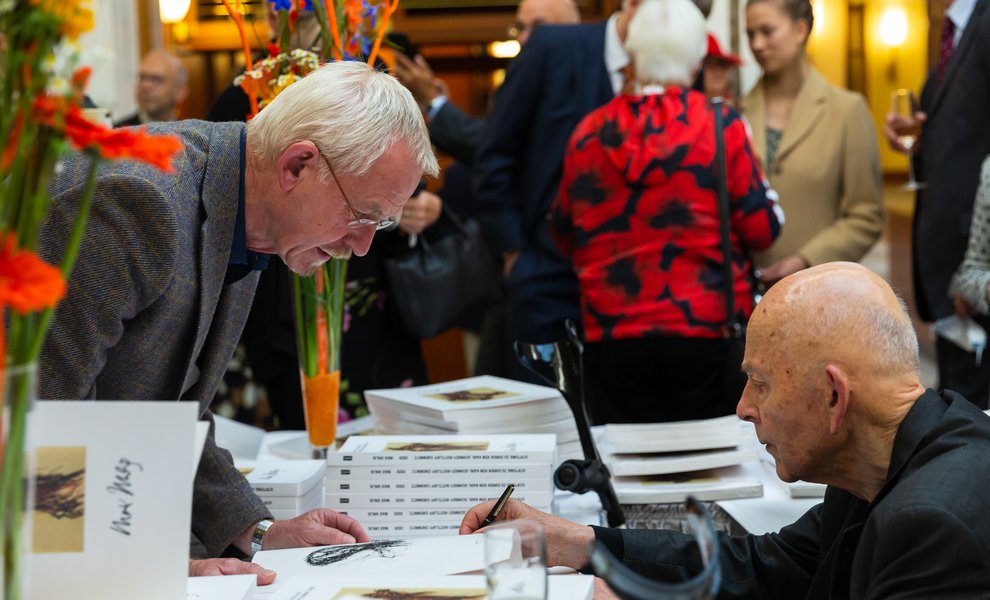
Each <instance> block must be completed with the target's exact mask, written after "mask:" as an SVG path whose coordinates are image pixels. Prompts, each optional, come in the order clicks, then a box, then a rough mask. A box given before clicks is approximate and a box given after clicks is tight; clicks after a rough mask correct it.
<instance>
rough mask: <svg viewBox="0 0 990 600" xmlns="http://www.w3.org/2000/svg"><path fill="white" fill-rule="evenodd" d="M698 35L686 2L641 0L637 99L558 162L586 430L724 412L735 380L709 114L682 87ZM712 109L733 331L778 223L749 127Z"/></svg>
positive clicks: (636, 28)
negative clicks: (718, 131)
mask: <svg viewBox="0 0 990 600" xmlns="http://www.w3.org/2000/svg"><path fill="white" fill-rule="evenodd" d="M706 40H707V38H706V33H705V21H704V17H702V15H701V13H700V12H699V11H698V9H697V8H696V7H695V5H694V4H693V3H691V2H690V0H645V1H644V2H643V3H642V4H641V5H640V7H639V9H638V10H637V12H636V15H635V17H633V20H632V21H631V23H630V25H629V34H628V37H627V41H626V49H627V50H628V52H629V54H630V56H631V57H632V60H633V63H634V65H635V72H636V80H637V83H638V85H639V90H638V93H636V94H632V95H621V96H617V97H616V98H615V99H614V100H612V101H611V102H609V103H608V104H607V105H605V106H604V107H602V108H600V109H598V110H596V111H595V112H593V113H591V114H590V115H588V116H587V117H586V118H585V119H584V120H583V121H582V122H581V123H580V124H579V125H578V127H577V129H576V130H575V132H574V134H573V136H572V137H571V140H570V144H569V147H568V151H567V155H566V157H565V160H564V174H563V180H562V181H561V186H560V193H559V195H558V198H557V201H556V204H555V205H554V208H553V215H552V217H553V218H552V222H551V224H552V228H553V231H554V235H555V238H556V240H557V242H558V244H559V245H560V247H561V249H562V250H563V251H564V253H565V254H566V255H568V256H570V257H571V258H572V260H573V263H574V270H575V272H576V273H577V277H578V280H579V282H580V286H581V309H582V315H583V323H584V341H585V355H584V357H585V358H584V369H585V382H586V393H587V397H588V401H589V407H590V409H591V412H592V416H593V418H594V420H595V421H596V422H597V423H618V422H657V421H673V420H683V419H700V418H708V417H716V416H721V415H726V414H731V413H732V412H734V410H735V404H736V402H737V401H738V399H739V395H740V394H741V392H742V388H743V386H744V385H745V377H744V376H743V375H742V372H741V370H740V368H739V361H740V360H741V357H739V356H734V354H735V355H737V354H738V353H734V352H733V351H732V350H733V349H732V344H733V342H731V341H729V340H725V339H723V335H722V326H723V325H724V323H725V321H726V314H725V310H726V308H725V295H724V289H725V288H724V285H723V275H722V251H721V245H720V244H721V241H720V240H721V238H720V235H719V213H718V203H717V202H718V200H717V195H716V189H717V188H716V182H717V179H716V171H715V166H714V158H715V135H714V112H713V109H712V107H711V105H710V104H709V103H708V100H707V99H706V98H705V96H704V95H703V94H701V93H700V92H696V91H693V90H691V89H690V83H691V81H693V79H694V72H695V71H696V70H697V68H698V65H699V64H700V63H701V60H702V59H703V58H704V56H705V52H706V48H707V44H706ZM723 110H724V116H725V119H724V123H725V132H724V138H725V152H726V165H727V173H728V191H729V200H730V212H731V245H732V252H733V266H734V269H733V272H734V282H733V288H734V290H735V307H736V310H737V311H738V317H739V318H740V319H742V320H743V322H744V321H745V320H746V319H747V318H748V317H749V315H750V314H751V313H752V311H753V297H752V293H751V290H752V284H753V281H752V276H751V272H752V265H751V263H750V259H749V252H750V251H751V250H760V249H764V248H767V247H769V246H770V244H771V242H773V240H774V238H775V237H776V236H777V234H778V233H779V231H780V223H781V222H782V221H783V215H782V214H780V213H779V209H778V207H777V204H776V196H775V194H773V192H772V190H769V189H768V188H767V184H766V180H765V179H764V177H763V174H762V172H761V171H760V166H759V162H758V160H757V159H756V157H755V156H754V154H753V150H752V147H751V144H750V139H749V133H748V128H747V125H746V123H745V122H744V121H743V120H742V118H741V117H740V116H739V113H737V112H736V111H735V110H734V109H732V108H724V109H723ZM727 362H732V364H730V365H728V367H727V365H726V363H727Z"/></svg>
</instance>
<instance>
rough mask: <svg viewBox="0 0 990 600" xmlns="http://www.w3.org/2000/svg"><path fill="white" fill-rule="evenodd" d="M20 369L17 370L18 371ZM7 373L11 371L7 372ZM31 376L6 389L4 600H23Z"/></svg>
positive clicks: (0, 491)
mask: <svg viewBox="0 0 990 600" xmlns="http://www.w3.org/2000/svg"><path fill="white" fill-rule="evenodd" d="M15 368H16V367H15ZM6 372H7V373H9V372H10V369H7V370H6ZM31 377H32V374H31V373H22V374H20V375H19V376H16V377H11V378H8V380H7V382H6V383H7V384H8V385H11V386H12V387H13V389H11V390H7V389H4V391H3V393H4V394H6V395H7V396H8V397H10V398H11V399H12V402H11V403H10V421H9V423H8V427H9V429H8V431H7V443H6V447H5V450H4V455H3V477H2V478H0V515H3V517H2V520H0V522H2V529H0V538H2V539H3V545H4V548H3V552H4V572H5V574H6V576H5V579H4V590H3V591H4V595H3V597H4V598H19V597H20V596H19V593H20V591H19V584H20V581H19V580H18V579H19V578H18V577H17V576H16V574H17V573H20V572H21V567H20V563H21V553H20V547H21V546H20V544H21V519H22V518H23V512H22V511H23V509H24V507H23V502H24V500H23V497H24V496H23V494H24V491H23V483H22V482H23V477H24V439H25V429H26V421H27V412H28V408H29V405H30V400H31V399H30V398H29V397H28V392H29V391H30V379H31Z"/></svg>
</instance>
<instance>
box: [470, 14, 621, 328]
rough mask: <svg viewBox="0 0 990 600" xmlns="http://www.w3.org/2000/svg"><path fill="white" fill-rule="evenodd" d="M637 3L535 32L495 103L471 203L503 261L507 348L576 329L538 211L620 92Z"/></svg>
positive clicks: (573, 303) (562, 273) (543, 212)
mask: <svg viewBox="0 0 990 600" xmlns="http://www.w3.org/2000/svg"><path fill="white" fill-rule="evenodd" d="M639 1H640V0H625V2H624V3H623V8H622V10H620V11H619V12H617V13H615V14H614V15H612V17H611V18H609V19H608V20H606V21H602V22H599V23H593V24H586V25H567V26H553V25H547V26H543V27H539V28H537V29H536V30H535V31H534V32H533V33H532V35H531V36H530V38H529V40H528V41H527V43H526V45H525V46H524V47H523V49H522V52H521V53H520V54H519V56H518V57H516V59H515V60H514V61H513V62H512V64H511V65H510V67H509V70H508V72H507V73H506V77H505V82H504V83H503V84H502V87H501V88H500V89H499V90H498V92H497V93H496V95H495V103H494V106H493V109H492V112H491V115H490V116H489V117H488V119H487V121H486V123H485V128H484V132H483V133H482V139H481V144H480V147H479V149H478V155H477V158H476V161H475V171H476V193H477V196H478V205H479V208H480V214H479V218H480V220H481V222H482V225H483V227H484V231H485V235H486V236H488V238H489V240H490V242H491V244H492V246H493V249H494V250H496V251H497V252H498V253H499V254H500V255H502V257H503V261H504V268H503V274H504V277H505V285H506V293H507V297H508V313H507V316H508V329H509V333H510V335H511V336H512V338H513V339H517V340H522V341H525V342H548V341H553V340H557V339H560V338H563V337H564V335H565V331H564V327H563V323H564V321H565V320H567V319H570V320H573V321H574V322H575V323H577V322H579V317H580V314H579V310H578V287H577V280H576V278H575V277H574V273H573V271H572V270H571V265H570V262H569V261H567V260H566V259H565V258H564V257H563V256H562V255H561V254H560V252H559V251H558V250H557V248H556V246H555V245H554V243H553V241H552V240H551V239H550V233H549V229H548V227H547V221H546V217H547V211H548V210H549V208H550V205H551V203H552V201H553V199H554V197H555V196H556V194H557V186H558V185H559V183H560V175H561V169H562V165H563V159H564V150H565V149H566V147H567V140H568V138H569V137H570V135H571V132H572V131H573V130H574V127H575V126H576V125H577V124H578V123H579V122H580V121H581V119H582V118H583V117H584V116H585V115H587V114H588V113H589V112H591V111H592V110H594V109H596V108H598V107H599V106H601V105H603V104H605V103H606V102H608V101H609V100H610V99H612V97H613V96H614V95H615V94H616V93H618V92H619V91H621V88H622V85H623V76H622V69H623V67H625V66H626V65H627V64H628V62H629V58H628V55H627V54H626V52H625V50H624V49H623V47H622V41H623V39H624V38H625V34H626V29H627V27H628V24H629V19H630V18H631V17H632V15H633V13H634V11H635V9H636V7H637V6H638V4H639Z"/></svg>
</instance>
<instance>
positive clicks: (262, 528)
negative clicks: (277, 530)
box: [251, 519, 275, 554]
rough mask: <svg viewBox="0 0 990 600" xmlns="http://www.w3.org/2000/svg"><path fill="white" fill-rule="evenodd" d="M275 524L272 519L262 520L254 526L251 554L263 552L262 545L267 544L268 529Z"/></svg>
mask: <svg viewBox="0 0 990 600" xmlns="http://www.w3.org/2000/svg"><path fill="white" fill-rule="evenodd" d="M274 522H275V521H272V520H271V519H262V520H260V521H258V524H257V525H255V526H254V533H252V534H251V554H255V553H256V552H260V551H261V545H262V544H263V543H264V542H265V534H266V533H268V528H269V527H271V526H272V524H273V523H274Z"/></svg>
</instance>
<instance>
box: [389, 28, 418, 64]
mask: <svg viewBox="0 0 990 600" xmlns="http://www.w3.org/2000/svg"><path fill="white" fill-rule="evenodd" d="M385 41H386V43H388V45H389V46H391V47H392V48H395V49H396V50H398V51H399V52H401V53H403V54H405V55H406V56H408V57H409V58H416V55H417V54H419V48H417V47H416V46H414V45H413V43H412V42H411V41H409V36H408V35H406V34H404V33H397V32H392V33H389V34H388V35H386V36H385Z"/></svg>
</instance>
